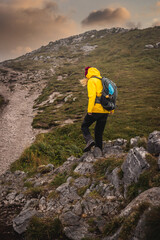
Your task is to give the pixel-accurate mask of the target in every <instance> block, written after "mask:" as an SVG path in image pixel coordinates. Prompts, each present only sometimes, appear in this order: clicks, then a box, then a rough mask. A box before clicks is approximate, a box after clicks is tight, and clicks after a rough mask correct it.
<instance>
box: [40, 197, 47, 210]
mask: <svg viewBox="0 0 160 240" xmlns="http://www.w3.org/2000/svg"><path fill="white" fill-rule="evenodd" d="M46 208H47V206H46V199H45V197H41V199H40V200H39V209H40V210H41V211H42V212H43V211H44V210H46Z"/></svg>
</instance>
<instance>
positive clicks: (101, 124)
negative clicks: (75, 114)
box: [81, 113, 108, 150]
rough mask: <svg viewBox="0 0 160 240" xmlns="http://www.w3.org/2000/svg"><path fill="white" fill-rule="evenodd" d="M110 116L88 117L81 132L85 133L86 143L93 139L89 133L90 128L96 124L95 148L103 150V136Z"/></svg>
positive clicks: (98, 114) (93, 114)
mask: <svg viewBox="0 0 160 240" xmlns="http://www.w3.org/2000/svg"><path fill="white" fill-rule="evenodd" d="M107 118H108V114H107V113H92V115H88V114H87V115H86V116H85V118H84V120H83V123H82V126H81V130H82V132H83V136H84V139H85V141H86V143H87V142H88V141H89V140H90V139H92V136H91V134H90V131H89V127H90V126H91V125H92V124H93V123H94V122H96V125H95V129H94V134H95V146H96V147H99V148H100V149H101V150H102V135H103V131H104V128H105V125H106V122H107Z"/></svg>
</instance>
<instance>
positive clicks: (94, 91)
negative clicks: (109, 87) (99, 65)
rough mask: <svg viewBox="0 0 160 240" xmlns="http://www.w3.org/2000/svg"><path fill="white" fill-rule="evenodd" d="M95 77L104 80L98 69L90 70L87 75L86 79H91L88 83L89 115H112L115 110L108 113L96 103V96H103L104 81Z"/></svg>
mask: <svg viewBox="0 0 160 240" xmlns="http://www.w3.org/2000/svg"><path fill="white" fill-rule="evenodd" d="M94 76H96V77H99V78H102V77H101V75H100V72H99V71H98V69H96V68H93V67H91V68H89V69H88V73H87V75H86V77H87V78H88V79H89V80H88V83H87V90H88V98H89V101H88V113H111V112H112V113H113V112H114V110H113V111H107V110H106V109H104V108H103V107H102V105H101V104H100V103H95V100H96V96H97V97H100V96H101V94H102V93H101V92H102V89H103V86H102V81H101V80H100V79H98V78H95V77H94Z"/></svg>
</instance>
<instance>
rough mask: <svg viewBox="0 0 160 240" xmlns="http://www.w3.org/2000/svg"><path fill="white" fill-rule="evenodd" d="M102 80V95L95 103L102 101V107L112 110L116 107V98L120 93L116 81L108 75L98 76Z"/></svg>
mask: <svg viewBox="0 0 160 240" xmlns="http://www.w3.org/2000/svg"><path fill="white" fill-rule="evenodd" d="M94 77H95V78H98V79H100V80H101V81H102V86H103V89H102V95H101V97H96V100H95V103H100V104H101V105H102V107H103V108H104V109H106V110H108V111H112V110H114V109H115V108H116V99H117V95H118V91H117V86H116V84H115V83H114V82H112V81H111V80H110V79H108V78H106V77H102V78H99V77H96V76H94Z"/></svg>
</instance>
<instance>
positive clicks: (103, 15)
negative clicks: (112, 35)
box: [82, 7, 130, 26]
mask: <svg viewBox="0 0 160 240" xmlns="http://www.w3.org/2000/svg"><path fill="white" fill-rule="evenodd" d="M129 18H130V12H129V11H128V10H127V9H126V8H124V7H119V8H116V9H112V8H105V9H102V10H98V11H93V12H91V13H90V14H89V15H88V17H87V18H85V19H84V20H83V21H82V25H83V26H93V25H94V26H106V25H110V24H115V23H118V24H121V23H123V22H125V21H126V20H127V19H129Z"/></svg>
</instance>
